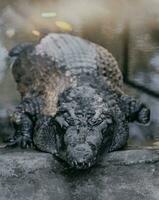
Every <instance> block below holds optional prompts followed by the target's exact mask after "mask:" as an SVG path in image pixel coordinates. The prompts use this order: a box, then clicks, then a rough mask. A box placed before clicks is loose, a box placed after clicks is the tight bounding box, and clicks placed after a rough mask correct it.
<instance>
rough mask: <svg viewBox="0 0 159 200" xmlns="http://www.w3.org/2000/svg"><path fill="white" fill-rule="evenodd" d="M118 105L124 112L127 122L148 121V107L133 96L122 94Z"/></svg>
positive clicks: (142, 122)
mask: <svg viewBox="0 0 159 200" xmlns="http://www.w3.org/2000/svg"><path fill="white" fill-rule="evenodd" d="M120 107H121V109H122V110H123V112H124V113H125V116H126V119H127V120H128V122H133V121H137V122H139V123H141V124H146V123H148V122H149V121H150V109H149V108H148V107H147V106H146V105H145V104H144V103H141V102H140V101H138V100H136V99H135V98H133V97H130V96H127V95H122V96H121V98H120Z"/></svg>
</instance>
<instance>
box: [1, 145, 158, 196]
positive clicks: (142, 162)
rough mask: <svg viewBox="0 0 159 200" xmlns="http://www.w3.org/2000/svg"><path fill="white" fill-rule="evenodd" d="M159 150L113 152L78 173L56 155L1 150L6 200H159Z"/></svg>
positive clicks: (2, 182)
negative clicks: (57, 158)
mask: <svg viewBox="0 0 159 200" xmlns="http://www.w3.org/2000/svg"><path fill="white" fill-rule="evenodd" d="M158 189H159V152H158V151H157V150H127V151H118V152H113V153H110V154H107V155H105V156H104V157H103V159H102V161H100V162H99V163H98V165H97V166H95V167H93V168H92V169H89V170H87V171H81V172H77V171H73V170H70V169H68V168H67V167H66V166H64V165H63V164H62V163H59V162H58V161H56V160H55V159H54V158H53V157H52V155H50V154H47V153H40V152H36V151H22V150H18V149H15V150H0V199H1V200H83V199H84V200H120V199H122V200H142V199H143V200H158V199H159V190H158Z"/></svg>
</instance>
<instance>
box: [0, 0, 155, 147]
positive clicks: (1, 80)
mask: <svg viewBox="0 0 159 200" xmlns="http://www.w3.org/2000/svg"><path fill="white" fill-rule="evenodd" d="M158 8H159V1H157V0H151V1H149V0H134V1H130V0H118V1H116V0H111V1H110V0H93V1H92V0H86V1H79V0H78V1H77V0H69V1H67V0H54V1H51V0H46V1H45V2H43V1H42V0H40V1H39V0H25V1H24V0H23V1H14V2H13V1H11V0H10V1H9V0H5V1H4V0H2V1H0V11H1V12H0V13H1V14H0V54H1V56H0V117H4V116H6V115H7V110H9V109H13V107H14V105H16V104H17V102H18V101H19V94H18V93H17V91H16V85H15V83H14V81H13V78H12V75H11V69H10V68H9V66H8V65H7V63H5V58H6V52H7V51H9V49H11V48H12V47H13V46H14V45H15V44H17V43H19V42H23V41H34V42H35V41H38V40H39V39H40V37H42V36H43V35H45V34H46V33H48V32H59V31H60V32H72V33H73V34H75V35H79V36H81V37H84V38H86V39H89V40H91V41H93V42H96V43H98V44H101V45H103V46H104V47H106V48H107V49H109V51H110V52H112V53H113V55H114V56H115V57H116V59H117V61H118V62H119V65H120V67H121V69H122V66H123V60H124V55H123V44H124V39H125V38H124V28H125V25H126V23H128V24H129V27H130V41H129V42H130V43H129V47H130V49H129V75H130V79H131V80H133V81H135V82H136V83H138V84H141V85H144V86H146V87H147V88H149V89H151V90H154V91H156V92H159V12H158V11H159V9H158ZM48 12H52V13H53V14H51V16H52V17H47V18H45V17H43V16H46V15H47V16H49V15H48V14H45V13H48ZM59 22H60V23H59ZM61 22H64V23H61ZM58 24H61V25H60V26H58ZM68 27H69V28H68ZM70 27H71V28H70ZM126 91H127V93H128V94H131V95H134V96H137V97H138V98H139V99H141V101H143V102H145V103H147V104H148V105H149V107H150V108H151V112H152V119H151V123H150V125H149V126H147V127H144V126H141V125H138V124H132V125H130V133H131V134H130V142H129V143H130V148H131V145H137V146H138V147H140V146H142V145H144V146H151V147H154V142H157V141H158V138H159V133H158V130H159V127H158V126H159V123H158V122H159V101H158V99H157V98H153V97H152V96H149V95H147V94H145V93H143V92H141V91H137V90H134V89H132V88H131V87H126ZM155 144H157V143H155ZM157 146H158V145H157ZM154 148H157V147H156V145H155V147H154Z"/></svg>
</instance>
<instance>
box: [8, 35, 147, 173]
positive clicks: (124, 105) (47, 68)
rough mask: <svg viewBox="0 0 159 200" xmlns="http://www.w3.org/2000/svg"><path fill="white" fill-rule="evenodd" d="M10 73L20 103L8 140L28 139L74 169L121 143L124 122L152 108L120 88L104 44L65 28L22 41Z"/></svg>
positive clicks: (14, 51)
mask: <svg viewBox="0 0 159 200" xmlns="http://www.w3.org/2000/svg"><path fill="white" fill-rule="evenodd" d="M9 55H10V56H11V57H13V56H14V57H16V60H15V63H14V65H13V69H12V70H13V76H14V78H15V80H16V82H17V86H18V90H19V92H20V94H21V97H22V100H21V103H20V104H19V105H18V106H17V108H16V109H15V111H14V112H13V114H12V116H11V121H12V123H13V124H14V127H15V130H16V132H15V136H14V138H13V140H12V141H11V143H10V145H11V146H13V145H19V146H21V147H23V148H26V147H29V146H31V145H32V144H33V145H34V146H35V147H36V148H38V149H39V150H41V151H44V152H49V153H52V154H54V155H56V156H58V157H59V158H61V159H63V160H64V161H66V162H67V163H68V164H69V165H70V166H71V167H73V168H76V169H86V168H89V167H91V166H93V165H94V164H95V163H96V161H97V158H98V156H99V155H100V154H101V152H102V151H106V152H111V151H115V150H118V149H121V148H123V147H124V146H125V145H126V143H127V140H128V135H129V130H128V123H129V122H134V121H138V122H140V123H143V124H145V123H147V122H148V121H149V119H150V111H149V109H148V108H147V107H146V105H144V104H143V103H140V102H139V101H137V100H136V99H134V98H133V97H130V96H127V95H126V94H124V92H123V90H122V86H123V81H122V75H121V72H120V70H119V68H118V65H117V62H116V60H115V59H114V57H113V56H112V55H111V54H110V53H109V52H108V51H107V50H106V49H104V48H103V47H101V46H99V45H96V44H94V43H91V42H88V41H86V40H83V39H81V38H78V37H75V36H71V35H67V34H55V33H54V34H49V35H48V36H46V37H45V38H43V39H42V40H41V42H40V43H39V44H37V45H33V44H29V43H28V44H27V43H25V44H21V45H18V46H16V47H15V48H13V49H12V50H11V51H10V54H9Z"/></svg>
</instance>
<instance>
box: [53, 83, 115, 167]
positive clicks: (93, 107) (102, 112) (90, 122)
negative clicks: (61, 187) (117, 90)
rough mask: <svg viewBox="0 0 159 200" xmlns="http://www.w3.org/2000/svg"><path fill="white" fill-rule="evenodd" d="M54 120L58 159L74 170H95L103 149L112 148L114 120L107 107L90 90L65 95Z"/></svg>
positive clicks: (76, 89) (67, 92)
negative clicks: (93, 168)
mask: <svg viewBox="0 0 159 200" xmlns="http://www.w3.org/2000/svg"><path fill="white" fill-rule="evenodd" d="M55 120H56V122H57V123H58V126H57V129H56V148H57V149H56V150H57V156H58V157H60V158H61V159H63V160H65V161H66V162H67V163H68V164H69V165H71V167H73V168H76V169H86V168H89V167H91V166H93V165H94V164H95V163H96V160H97V156H98V153H99V152H100V151H101V149H102V147H108V146H110V144H111V141H112V134H111V133H112V131H111V129H112V128H113V127H112V124H113V123H112V116H111V114H110V112H109V110H108V107H107V104H106V103H105V102H104V101H103V99H102V98H101V97H100V96H99V95H98V94H97V93H96V91H95V89H92V88H91V87H88V86H82V87H77V88H74V89H71V90H67V91H66V92H65V93H63V94H62V96H61V97H60V100H59V111H58V112H57V114H56V117H55ZM59 129H60V130H59Z"/></svg>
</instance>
